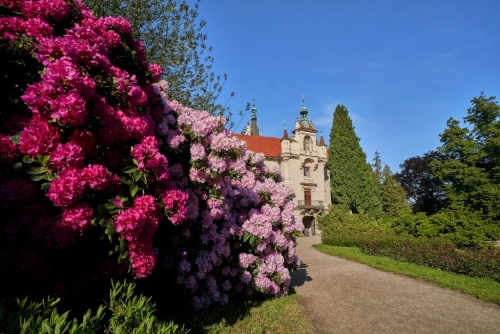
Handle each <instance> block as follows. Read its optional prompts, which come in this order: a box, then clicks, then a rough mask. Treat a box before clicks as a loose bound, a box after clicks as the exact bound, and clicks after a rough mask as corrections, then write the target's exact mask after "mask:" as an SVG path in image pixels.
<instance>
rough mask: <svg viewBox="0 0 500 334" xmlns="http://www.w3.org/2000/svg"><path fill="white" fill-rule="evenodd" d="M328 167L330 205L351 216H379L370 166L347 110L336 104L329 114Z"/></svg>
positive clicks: (378, 206)
mask: <svg viewBox="0 0 500 334" xmlns="http://www.w3.org/2000/svg"><path fill="white" fill-rule="evenodd" d="M328 166H329V169H330V172H331V178H330V182H331V190H332V202H333V204H337V205H342V206H346V207H348V208H349V209H351V210H352V211H353V212H361V211H364V212H366V213H367V214H369V215H372V216H379V215H380V213H381V206H380V202H379V200H378V198H377V196H376V191H375V186H374V182H373V176H372V169H371V165H370V164H368V163H367V162H366V154H365V153H364V152H363V150H362V149H361V146H360V145H359V138H358V137H357V136H356V133H355V132H354V126H353V125H352V120H351V118H350V117H349V115H348V110H347V108H346V107H345V106H343V105H340V104H339V105H337V107H336V108H335V111H334V113H333V125H332V130H331V132H330V148H329V155H328Z"/></svg>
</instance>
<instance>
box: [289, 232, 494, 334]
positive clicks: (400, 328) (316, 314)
mask: <svg viewBox="0 0 500 334" xmlns="http://www.w3.org/2000/svg"><path fill="white" fill-rule="evenodd" d="M297 241H298V246H297V253H298V256H299V258H300V260H301V262H302V265H301V268H300V269H299V270H298V271H296V272H294V273H292V283H291V286H292V287H294V288H295V290H296V291H297V293H298V294H299V295H300V296H301V304H302V305H303V306H304V308H305V310H306V312H307V314H308V315H309V317H310V318H311V320H312V322H313V324H314V327H315V332H316V333H468V334H469V333H481V334H483V333H485V334H486V333H500V307H499V306H497V305H494V304H490V303H486V302H483V301H480V300H478V299H476V298H474V297H472V296H468V295H464V294H462V293H460V292H456V291H453V290H448V289H443V288H440V287H438V286H436V285H433V284H430V283H427V282H424V281H421V280H417V279H413V278H409V277H406V276H401V275H396V274H392V273H387V272H384V271H380V270H377V269H374V268H371V267H368V266H366V265H364V264H359V263H356V262H352V261H348V260H344V259H341V258H338V257H334V256H329V255H326V254H323V253H321V252H319V251H317V250H315V249H314V248H312V247H311V246H312V245H314V244H317V243H320V242H321V239H320V237H319V236H312V237H304V238H297Z"/></svg>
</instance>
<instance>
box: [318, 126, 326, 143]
mask: <svg viewBox="0 0 500 334" xmlns="http://www.w3.org/2000/svg"><path fill="white" fill-rule="evenodd" d="M319 145H320V146H326V144H325V140H324V139H323V130H321V137H320V138H319Z"/></svg>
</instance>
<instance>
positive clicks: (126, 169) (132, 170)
mask: <svg viewBox="0 0 500 334" xmlns="http://www.w3.org/2000/svg"><path fill="white" fill-rule="evenodd" d="M138 170H139V169H138V168H137V167H134V166H129V167H127V168H125V169H123V172H124V173H127V174H132V173H134V172H137V171H138Z"/></svg>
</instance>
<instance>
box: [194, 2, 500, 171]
mask: <svg viewBox="0 0 500 334" xmlns="http://www.w3.org/2000/svg"><path fill="white" fill-rule="evenodd" d="M199 15H200V18H201V19H203V20H205V21H206V22H207V26H206V27H205V28H204V32H205V33H206V34H208V45H211V46H213V51H212V56H213V57H214V58H215V61H214V70H215V72H216V74H223V73H227V74H228V80H227V81H226V83H225V86H224V91H223V92H222V95H221V97H220V102H223V103H225V101H226V100H227V97H228V96H229V94H230V93H231V92H235V96H234V97H233V98H232V99H231V100H230V101H229V102H228V104H227V105H228V106H230V107H231V109H232V111H233V113H234V116H233V119H232V120H233V121H234V122H235V123H238V122H239V121H240V117H239V115H238V111H240V110H243V111H244V110H245V106H246V103H247V102H252V99H253V97H254V96H255V99H256V105H257V110H258V118H259V126H260V128H261V131H263V134H264V135H265V136H274V137H281V135H282V133H283V122H284V121H286V123H287V128H288V129H289V130H290V129H291V128H292V127H293V124H294V120H295V118H296V117H297V116H298V115H299V110H300V107H301V106H302V94H304V95H305V105H306V106H307V108H308V110H309V117H310V119H312V120H313V122H314V124H315V126H316V128H317V129H319V130H323V135H324V137H325V140H326V141H328V139H329V134H330V129H331V126H332V117H333V110H334V108H335V106H336V105H337V104H338V103H340V104H343V105H345V106H346V107H347V108H348V109H349V114H350V116H351V118H352V120H353V124H354V126H355V128H356V129H355V131H356V134H357V135H358V137H360V139H361V141H360V143H361V146H362V148H363V150H364V152H365V153H366V154H367V157H368V160H369V161H370V162H371V159H372V158H373V156H374V152H375V150H378V151H379V152H380V154H381V158H382V161H383V163H386V164H388V165H389V166H390V167H391V169H392V170H393V171H398V170H399V164H400V163H402V162H403V161H404V160H405V159H407V158H410V157H413V156H416V155H421V154H423V153H425V152H427V151H429V150H432V149H436V147H437V146H439V145H440V142H439V134H440V133H442V132H443V130H444V129H445V126H446V120H447V119H448V118H450V117H454V118H457V119H460V120H461V119H462V117H464V116H465V115H466V113H467V108H469V106H470V100H471V99H472V98H473V97H474V96H478V95H479V94H480V92H481V91H484V92H485V95H486V96H491V95H496V96H498V99H500V0H496V1H481V0H478V1H470V0H469V1H459V0H455V1H441V0H434V1H427V0H421V1H404V0H398V1H396V0H387V1H382V0H367V1H365V0H358V1H355V0H354V1H353V0H351V1H347V0H346V1H327V0H321V1H320V0H316V1H315V0H311V1H309V2H306V1H297V0H287V1H285V0H275V1H262V0H254V1H238V0H231V1H230V0H203V1H202V2H201V4H200V11H199ZM249 119H250V112H248V113H247V114H246V116H245V118H244V119H243V121H242V123H241V125H240V126H239V127H238V128H237V129H235V132H238V133H239V132H240V131H241V129H242V127H243V126H244V124H245V123H246V122H247V121H248V120H249ZM318 139H319V134H318Z"/></svg>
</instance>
